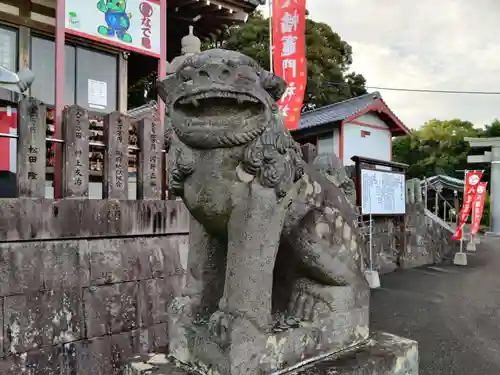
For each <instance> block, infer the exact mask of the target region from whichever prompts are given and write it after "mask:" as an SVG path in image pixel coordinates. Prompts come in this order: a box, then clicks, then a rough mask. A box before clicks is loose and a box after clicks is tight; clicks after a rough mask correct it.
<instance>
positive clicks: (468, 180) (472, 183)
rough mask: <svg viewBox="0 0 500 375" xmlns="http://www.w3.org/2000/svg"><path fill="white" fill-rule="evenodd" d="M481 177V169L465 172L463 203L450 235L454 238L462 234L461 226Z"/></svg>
mask: <svg viewBox="0 0 500 375" xmlns="http://www.w3.org/2000/svg"><path fill="white" fill-rule="evenodd" d="M482 177H483V172H482V171H468V172H467V173H466V174H465V185H464V203H463V206H462V209H461V210H460V213H459V215H458V218H459V221H458V226H457V229H456V230H455V233H454V234H453V236H452V237H451V238H452V239H454V240H461V239H462V236H463V230H462V229H463V226H464V225H465V223H466V222H467V219H468V217H469V214H470V211H471V208H472V203H473V201H474V199H475V197H476V191H477V188H478V187H479V184H480V182H481V178H482Z"/></svg>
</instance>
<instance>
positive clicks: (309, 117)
mask: <svg viewBox="0 0 500 375" xmlns="http://www.w3.org/2000/svg"><path fill="white" fill-rule="evenodd" d="M370 107H373V110H376V111H382V112H384V113H385V114H387V115H388V116H389V117H390V119H391V120H392V122H393V123H394V127H393V131H394V130H395V129H398V130H397V132H398V133H400V134H410V130H409V129H408V128H407V127H406V126H405V125H404V124H403V123H402V122H401V120H400V119H399V118H398V117H397V116H396V115H395V114H394V112H392V111H391V109H390V108H389V107H388V106H387V104H386V103H385V102H384V100H383V99H382V96H381V95H380V93H379V92H378V91H375V92H371V93H369V94H365V95H361V96H358V97H355V98H352V99H348V100H344V101H343V102H338V103H334V104H330V105H327V106H324V107H321V108H318V109H315V110H312V111H309V112H305V113H302V114H301V115H300V125H299V129H298V130H302V129H307V128H312V127H315V126H319V125H324V124H328V123H335V122H337V121H343V120H346V119H348V118H350V117H352V116H355V115H356V114H361V113H362V112H363V111H365V110H371V108H370Z"/></svg>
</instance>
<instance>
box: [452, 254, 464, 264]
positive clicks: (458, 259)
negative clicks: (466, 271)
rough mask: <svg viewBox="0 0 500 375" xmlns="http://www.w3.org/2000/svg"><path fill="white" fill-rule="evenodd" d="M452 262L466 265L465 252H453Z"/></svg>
mask: <svg viewBox="0 0 500 375" xmlns="http://www.w3.org/2000/svg"><path fill="white" fill-rule="evenodd" d="M453 264H454V265H456V266H466V265H467V254H466V253H455V258H454V259H453Z"/></svg>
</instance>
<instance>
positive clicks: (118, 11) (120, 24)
mask: <svg viewBox="0 0 500 375" xmlns="http://www.w3.org/2000/svg"><path fill="white" fill-rule="evenodd" d="M97 9H99V10H100V11H101V12H103V13H104V19H105V21H106V26H104V25H101V26H99V27H98V28H97V31H98V32H99V34H101V35H104V36H109V37H113V36H115V35H116V37H117V38H118V39H120V40H123V41H124V42H127V43H131V42H132V37H131V36H130V34H129V33H127V30H128V29H129V28H130V19H131V18H132V14H131V13H127V0H99V2H98V3H97Z"/></svg>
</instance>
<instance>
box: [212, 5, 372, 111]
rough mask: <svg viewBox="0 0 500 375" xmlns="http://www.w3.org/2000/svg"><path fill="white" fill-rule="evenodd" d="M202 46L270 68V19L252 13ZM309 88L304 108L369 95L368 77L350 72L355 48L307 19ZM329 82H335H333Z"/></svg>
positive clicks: (319, 24)
mask: <svg viewBox="0 0 500 375" xmlns="http://www.w3.org/2000/svg"><path fill="white" fill-rule="evenodd" d="M203 48H205V49H207V48H224V49H230V50H234V51H239V52H241V53H244V54H245V55H248V56H250V57H252V58H253V59H255V60H256V61H257V62H258V63H259V64H260V65H261V66H263V67H265V68H267V69H269V68H270V61H269V60H270V58H269V20H268V19H265V18H264V16H263V15H262V13H260V12H258V11H256V12H254V13H252V14H251V15H250V17H249V19H248V21H247V23H245V24H243V25H238V26H232V27H229V28H227V29H225V30H224V31H223V32H222V33H221V34H220V35H218V36H214V37H212V38H210V39H207V40H205V41H204V43H203ZM306 48H307V76H308V81H307V87H306V95H305V98H304V107H303V110H309V109H313V108H316V107H321V106H324V105H327V104H332V103H336V102H339V101H342V100H346V99H350V98H352V97H356V96H359V95H363V94H366V89H365V83H366V81H365V78H364V77H363V76H362V75H361V74H357V73H354V72H349V69H350V67H351V64H352V48H351V46H350V45H349V44H348V43H347V42H345V41H344V40H342V39H341V38H340V36H339V35H338V34H337V33H335V32H334V31H333V30H332V28H331V27H330V26H328V25H327V24H325V23H321V22H315V21H313V20H311V19H310V18H309V17H308V18H307V20H306ZM329 83H334V85H330V84H329Z"/></svg>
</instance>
